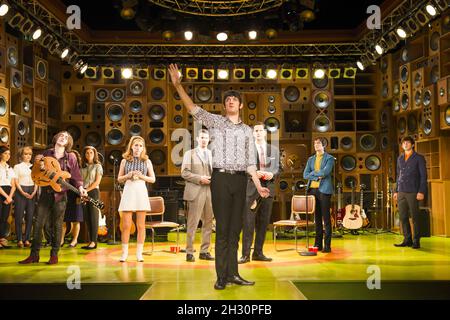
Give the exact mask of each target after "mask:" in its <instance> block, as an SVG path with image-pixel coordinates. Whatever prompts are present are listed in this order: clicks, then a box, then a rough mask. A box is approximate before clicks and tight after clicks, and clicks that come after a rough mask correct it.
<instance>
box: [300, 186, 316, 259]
mask: <svg viewBox="0 0 450 320" xmlns="http://www.w3.org/2000/svg"><path fill="white" fill-rule="evenodd" d="M309 183H310V180H308V181H307V182H306V186H305V201H306V205H305V207H306V209H305V211H306V251H301V252H300V255H301V256H304V257H306V256H317V252H315V251H309V230H308V229H309V225H308V221H309V211H308V203H309V201H308V190H309Z"/></svg>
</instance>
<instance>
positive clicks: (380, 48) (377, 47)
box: [375, 44, 384, 56]
mask: <svg viewBox="0 0 450 320" xmlns="http://www.w3.org/2000/svg"><path fill="white" fill-rule="evenodd" d="M375 51H376V52H377V53H378V54H379V55H380V56H381V55H382V54H383V52H384V49H383V48H382V47H381V46H380V45H379V44H377V45H375Z"/></svg>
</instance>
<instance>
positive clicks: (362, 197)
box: [359, 184, 369, 228]
mask: <svg viewBox="0 0 450 320" xmlns="http://www.w3.org/2000/svg"><path fill="white" fill-rule="evenodd" d="M359 188H360V189H361V191H360V200H359V206H360V208H361V218H362V219H363V227H364V228H365V227H367V226H368V225H369V219H368V218H367V215H366V211H365V210H364V189H366V185H365V184H361V185H359Z"/></svg>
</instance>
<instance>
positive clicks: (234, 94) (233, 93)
mask: <svg viewBox="0 0 450 320" xmlns="http://www.w3.org/2000/svg"><path fill="white" fill-rule="evenodd" d="M228 97H236V98H238V100H239V105H241V104H242V96H241V94H240V93H239V91H236V90H228V91H225V93H224V94H223V104H225V101H226V100H227V98H228Z"/></svg>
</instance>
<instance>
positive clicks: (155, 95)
mask: <svg viewBox="0 0 450 320" xmlns="http://www.w3.org/2000/svg"><path fill="white" fill-rule="evenodd" d="M150 96H151V97H152V99H153V100H161V99H162V98H164V90H163V89H162V88H160V87H155V88H153V89H152V91H150Z"/></svg>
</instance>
